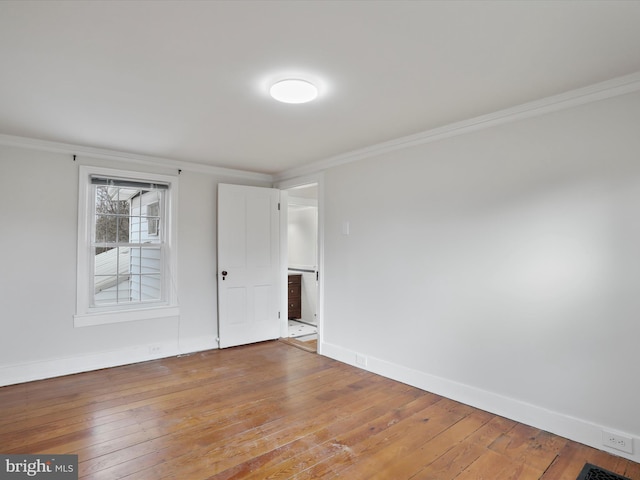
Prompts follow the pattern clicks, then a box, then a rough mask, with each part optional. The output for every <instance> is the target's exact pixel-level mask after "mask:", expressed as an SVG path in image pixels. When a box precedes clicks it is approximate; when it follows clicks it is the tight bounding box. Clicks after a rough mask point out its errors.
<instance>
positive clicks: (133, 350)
mask: <svg viewBox="0 0 640 480" xmlns="http://www.w3.org/2000/svg"><path fill="white" fill-rule="evenodd" d="M213 348H218V345H217V343H216V341H215V337H211V338H208V337H206V338H202V339H200V338H190V339H187V340H180V345H179V346H178V343H177V342H166V343H154V344H153V345H137V346H134V347H128V348H123V349H118V350H112V351H107V352H100V353H89V354H86V355H77V356H74V357H61V358H54V359H47V360H41V361H36V362H29V363H21V364H14V365H5V366H0V386H5V385H13V384H16V383H24V382H31V381H34V380H42V379H45V378H52V377H60V376H63V375H71V374H74V373H81V372H89V371H91V370H99V369H101V368H110V367H118V366H121V365H129V364H131V363H139V362H146V361H149V360H156V359H158V358H166V357H173V356H176V355H184V354H187V353H193V352H199V351H203V350H211V349H213Z"/></svg>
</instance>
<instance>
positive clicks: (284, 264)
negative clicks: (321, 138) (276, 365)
mask: <svg viewBox="0 0 640 480" xmlns="http://www.w3.org/2000/svg"><path fill="white" fill-rule="evenodd" d="M311 183H315V184H317V186H318V238H317V240H316V241H317V249H318V252H317V255H318V260H317V262H318V263H317V264H318V272H319V275H318V292H317V301H318V304H317V319H318V353H319V354H322V345H323V338H324V335H323V332H324V328H323V327H324V276H325V275H324V273H325V272H324V173H322V172H320V173H315V174H313V175H306V176H302V177H295V178H290V179H286V180H281V181H278V182H276V183H275V184H274V187H275V188H278V189H279V190H280V191H281V196H280V199H281V202H282V208H281V214H280V239H281V241H280V244H281V250H280V266H281V286H282V288H281V289H280V292H281V298H280V304H281V311H282V312H283V315H282V318H281V324H280V328H281V332H282V336H286V335H287V334H288V330H289V327H288V325H289V322H288V318H287V317H288V315H287V305H288V302H287V293H288V289H287V281H288V280H287V271H288V253H289V252H288V242H287V227H288V215H287V211H286V210H285V207H287V206H288V192H287V191H286V190H288V189H291V188H294V187H301V186H303V185H309V184H311Z"/></svg>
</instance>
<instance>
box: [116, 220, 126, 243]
mask: <svg viewBox="0 0 640 480" xmlns="http://www.w3.org/2000/svg"><path fill="white" fill-rule="evenodd" d="M117 221H118V238H117V242H118V243H129V217H118V218H117Z"/></svg>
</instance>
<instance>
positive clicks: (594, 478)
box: [576, 463, 631, 480]
mask: <svg viewBox="0 0 640 480" xmlns="http://www.w3.org/2000/svg"><path fill="white" fill-rule="evenodd" d="M576 480H631V479H630V478H627V477H623V476H622V475H618V474H617V473H613V472H610V471H609V470H605V469H604V468H600V467H596V466H595V465H591V464H590V463H587V464H585V466H584V468H583V469H582V472H580V475H578V478H577V479H576Z"/></svg>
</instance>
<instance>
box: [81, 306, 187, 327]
mask: <svg viewBox="0 0 640 480" xmlns="http://www.w3.org/2000/svg"><path fill="white" fill-rule="evenodd" d="M179 315H180V308H178V307H177V306H166V307H150V308H136V309H135V310H118V311H114V310H112V311H109V312H92V313H83V314H77V315H74V316H73V325H74V327H91V326H94V325H105V324H108V323H121V322H135V321H137V320H152V319H155V318H166V317H177V316H179Z"/></svg>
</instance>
